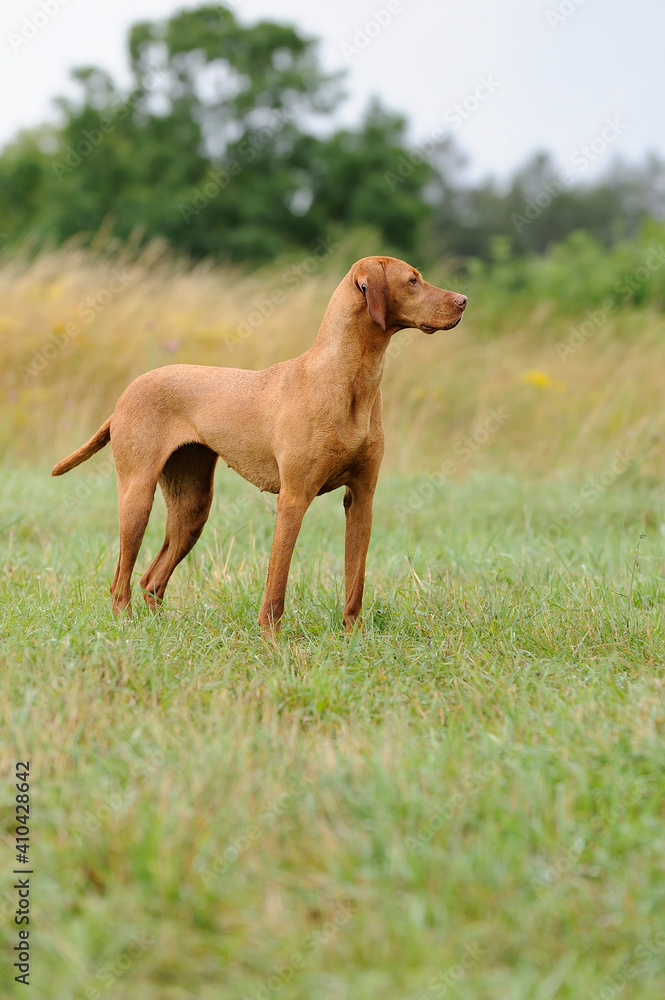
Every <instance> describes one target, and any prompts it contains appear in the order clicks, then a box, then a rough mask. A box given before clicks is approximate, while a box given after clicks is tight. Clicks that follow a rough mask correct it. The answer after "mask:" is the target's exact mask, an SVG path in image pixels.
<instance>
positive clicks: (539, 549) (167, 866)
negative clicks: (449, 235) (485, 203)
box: [0, 227, 665, 1000]
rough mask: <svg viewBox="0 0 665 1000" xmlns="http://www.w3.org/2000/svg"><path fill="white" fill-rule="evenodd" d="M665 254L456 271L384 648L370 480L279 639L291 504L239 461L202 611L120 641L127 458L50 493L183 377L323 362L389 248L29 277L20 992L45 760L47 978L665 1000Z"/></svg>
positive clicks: (40, 918) (24, 336) (81, 472)
mask: <svg viewBox="0 0 665 1000" xmlns="http://www.w3.org/2000/svg"><path fill="white" fill-rule="evenodd" d="M663 237H664V234H663V231H662V229H661V230H658V229H657V228H656V227H653V228H652V229H651V230H647V231H645V232H644V233H643V234H642V235H641V236H640V238H639V239H636V240H634V241H633V242H632V243H630V244H625V245H620V246H618V247H616V248H615V249H614V250H611V251H607V252H601V251H600V250H599V248H598V247H596V246H595V245H593V244H592V243H591V241H589V240H588V239H585V238H583V237H581V236H576V237H575V238H574V239H571V240H570V241H568V243H567V245H566V246H564V247H560V248H557V249H555V250H554V251H553V252H552V253H551V254H550V255H549V256H548V257H546V258H543V259H540V260H537V261H530V262H519V261H512V260H509V259H507V258H506V256H505V254H504V253H503V252H502V247H501V245H500V244H497V247H496V259H495V261H494V263H493V264H491V265H481V264H479V263H478V264H472V265H471V266H470V267H469V268H468V269H467V270H466V271H465V272H460V271H459V268H458V265H457V263H456V262H455V261H449V262H444V263H442V264H441V265H440V266H439V267H438V268H433V269H431V271H430V270H426V271H425V276H426V277H427V278H428V279H429V280H432V281H434V282H435V283H440V284H444V285H445V286H446V287H453V288H455V289H456V290H459V291H463V292H465V293H467V294H468V295H469V307H468V310H467V314H466V315H465V318H464V320H463V322H462V324H461V325H460V326H459V327H458V328H457V329H456V330H455V331H452V332H450V333H447V334H443V333H442V334H438V335H436V336H435V337H425V336H424V335H422V334H419V333H417V332H415V331H405V332H404V333H402V334H400V335H398V336H397V337H396V339H395V341H394V343H393V345H392V346H391V349H390V354H389V357H388V360H387V364H386V373H385V377H384V400H385V410H386V413H385V424H386V434H387V452H386V459H385V463H384V469H383V472H382V476H381V479H380V482H379V488H378V490H377V496H376V504H375V519H374V529H373V536H372V544H371V546H370V554H369V561H368V583H367V590H366V598H365V607H364V629H363V631H361V632H360V631H359V632H357V633H355V634H354V635H353V636H351V637H348V636H346V635H344V634H343V632H342V622H341V608H342V593H343V574H342V564H343V520H344V519H343V510H342V504H341V493H340V492H338V493H333V494H331V495H329V496H326V497H323V498H320V499H317V500H316V501H315V503H314V504H313V506H312V508H311V509H310V511H309V512H308V514H307V517H306V519H305V524H304V527H303V531H302V534H301V536H300V539H299V542H298V546H297V548H296V554H295V557H294V562H293V566H292V572H291V578H290V584H289V588H288V591H287V608H286V613H285V618H284V625H283V629H282V632H281V633H280V634H279V636H277V637H275V638H274V639H265V638H263V637H262V636H261V634H260V630H259V627H258V625H257V624H256V617H257V614H258V607H259V602H260V598H261V593H262V587H263V583H264V578H265V573H266V569H267V558H268V553H269V546H270V539H271V535H272V529H273V524H274V498H269V497H266V496H265V495H260V494H259V493H258V492H257V491H256V490H255V489H253V488H252V487H250V486H249V485H248V484H246V483H244V482H243V481H242V480H241V479H239V478H238V477H237V476H236V475H235V474H234V473H232V472H231V471H229V470H226V469H223V470H220V471H219V473H218V476H217V481H216V496H215V501H214V505H213V510H212V513H211V516H210V520H209V522H208V525H207V527H206V529H205V531H204V534H203V537H202V539H201V541H200V542H199V544H198V545H197V546H196V548H195V549H194V551H193V552H192V554H191V555H190V556H189V557H188V558H187V560H186V561H185V562H184V563H183V564H182V565H181V566H180V567H179V568H178V570H177V571H176V573H175V575H174V578H173V580H172V582H171V585H170V590H169V593H168V595H167V602H166V605H165V607H164V609H163V611H162V612H161V613H160V614H159V615H151V614H149V612H148V611H147V609H145V608H144V606H143V602H142V601H140V598H138V595H137V594H136V589H137V588H136V586H135V599H134V608H135V614H134V618H133V619H132V620H122V621H116V620H115V619H114V618H113V616H112V615H111V612H110V601H109V594H108V586H109V583H110V579H111V576H112V573H113V569H114V566H115V559H116V554H117V521H116V508H115V485H114V477H113V472H112V465H111V463H110V451H109V450H108V449H107V450H106V451H104V452H102V453H100V454H99V455H97V456H95V457H94V458H93V459H91V460H90V462H88V463H87V464H86V465H84V466H82V467H80V468H79V469H76V470H74V471H73V472H72V473H70V474H69V475H67V476H66V477H64V478H62V479H58V480H52V479H50V478H49V473H50V469H51V466H52V464H53V463H54V462H55V461H56V460H57V459H59V458H61V457H63V456H64V455H65V454H67V453H68V452H69V451H71V450H72V449H73V448H74V447H76V446H78V445H79V444H80V443H81V442H82V441H84V440H86V439H87V437H88V436H89V435H90V434H91V433H92V432H93V431H94V430H95V429H96V428H97V427H98V425H99V424H100V423H101V422H102V420H103V419H104V418H105V417H106V416H107V415H108V414H109V413H110V411H111V409H112V407H113V405H114V402H115V399H116V398H117V396H118V394H119V392H120V391H121V390H122V389H123V388H124V386H125V385H126V384H127V382H128V381H129V380H130V379H131V378H133V377H135V376H136V375H138V374H140V373H141V372H142V371H145V370H146V369H148V368H151V367H155V366H157V365H160V364H167V363H170V362H172V361H179V362H180V361H184V362H196V363H207V364H221V365H237V366H239V367H263V366H264V365H267V364H271V363H272V362H274V361H276V360H279V359H281V358H283V357H289V356H293V355H294V354H296V353H298V352H299V351H301V350H304V349H305V348H306V347H307V346H308V345H309V343H311V341H312V339H313V337H314V334H315V332H316V328H317V326H318V322H319V320H320V317H321V315H322V313H323V309H324V308H325V305H326V303H327V300H328V298H329V296H330V293H331V291H332V289H333V288H334V286H335V284H336V283H337V281H338V280H339V278H340V277H341V275H342V274H343V273H344V271H345V270H346V269H347V267H348V266H349V265H350V264H351V263H352V261H353V260H354V259H355V258H356V257H359V256H362V254H363V253H365V252H368V250H367V249H365V248H364V247H363V246H362V245H359V243H358V242H356V243H353V241H350V243H349V245H342V246H339V247H335V248H333V249H331V250H330V252H329V253H327V254H326V255H320V256H319V257H315V256H314V255H312V256H311V257H308V258H304V259H298V260H295V259H294V260H283V261H280V262H279V263H278V264H277V265H273V266H271V267H270V268H264V269H262V270H260V271H256V272H253V273H246V272H242V271H239V270H238V271H233V270H230V269H228V268H220V267H215V266H213V265H211V264H204V265H199V266H197V267H192V266H191V265H187V264H186V263H184V262H182V261H178V260H175V259H173V258H172V257H171V256H170V255H169V254H168V253H167V252H166V250H165V249H164V248H163V247H160V246H159V245H157V244H152V245H151V246H149V247H148V248H146V249H144V250H138V249H133V248H132V247H131V246H130V247H122V246H116V245H114V244H113V243H112V242H110V241H108V240H105V241H101V242H100V245H99V246H97V247H93V249H92V250H84V249H82V248H81V247H78V246H76V245H74V244H72V245H70V246H68V247H65V248H63V249H61V250H58V251H48V252H43V253H41V254H37V255H34V254H33V255H30V254H26V255H25V256H24V257H18V258H14V259H9V258H5V259H4V260H3V261H2V262H1V265H0V336H1V339H0V361H1V365H2V371H3V373H4V374H3V385H2V391H3V400H2V409H1V411H0V414H1V415H0V446H1V447H2V452H3V459H2V486H1V488H0V530H1V532H2V548H1V549H0V561H1V563H2V572H1V574H0V620H1V624H2V628H1V636H0V643H1V645H0V660H1V665H2V672H1V674H0V678H1V679H0V694H1V697H0V720H1V722H0V726H1V732H2V734H3V736H2V747H1V752H2V773H3V776H4V777H3V783H2V787H1V788H0V796H1V798H0V801H1V802H2V810H3V845H4V847H5V850H4V851H3V852H2V854H3V859H4V860H3V864H4V866H5V867H4V872H3V893H2V909H3V917H4V919H3V921H2V930H1V934H2V949H3V950H2V962H3V981H6V983H7V986H6V988H4V987H3V995H6V996H7V997H19V996H25V995H26V990H25V987H24V986H22V985H21V984H17V983H15V982H14V981H13V972H12V970H11V962H12V961H13V959H12V958H8V957H7V956H11V955H12V949H13V948H14V945H16V944H18V940H17V936H16V931H17V928H16V926H15V925H14V924H13V922H12V921H13V914H14V912H15V909H16V899H17V897H16V890H14V889H12V888H11V886H12V882H11V879H12V878H13V876H12V874H11V872H12V870H13V865H14V861H13V858H14V853H15V852H14V841H15V819H14V794H15V789H14V785H13V781H12V777H13V771H14V763H15V761H17V760H25V759H26V758H27V759H29V760H30V762H31V810H32V812H31V824H30V826H31V833H30V837H31V861H32V866H33V868H34V872H35V874H34V876H32V895H31V923H30V932H31V933H30V947H31V951H32V958H31V979H30V981H31V986H32V995H33V996H36V997H39V998H42V997H43V998H46V1000H74V998H75V1000H80V998H86V1000H97V998H104V1000H121V998H122V1000H124V998H127V997H131V998H133V1000H134V998H135V1000H192V998H200V1000H213V998H215V1000H216V998H220V997H223V998H224V1000H226V998H229V1000H236V998H237V1000H241V998H248V1000H272V998H277V1000H312V998H316V1000H324V998H326V1000H327V998H329V1000H366V998H367V1000H369V998H372V1000H373V998H381V1000H383V998H386V1000H393V998H394V1000H434V998H436V997H440V996H449V997H458V998H462V1000H485V998H487V1000H496V998H501V1000H532V998H535V1000H546V998H550V997H552V998H553V997H556V998H565V1000H567V998H571V1000H573V998H574V1000H580V998H581V1000H584V998H587V997H588V998H589V1000H595V998H602V1000H613V998H614V997H620V998H621V1000H624V998H625V1000H628V998H631V1000H633V998H634V1000H655V998H656V997H659V996H661V995H662V994H663V987H664V986H665V921H664V920H663V906H664V904H665V861H664V859H665V834H664V832H663V831H664V830H665V826H664V822H663V821H664V818H665V817H664V811H665V810H664V807H663V799H664V790H665V748H664V744H663V728H664V726H665V701H664V693H665V684H664V681H663V663H664V662H665V655H664V651H663V630H662V604H663V596H664V578H663V560H664V556H665V552H664V549H665V516H664V511H663V435H664V433H665V408H664V407H663V392H662V372H663V370H664V365H665V340H664V339H663V336H662V331H663V323H662V309H663V306H664V305H665V266H663V265H664V264H665V255H663V256H662V259H661V258H659V257H658V254H659V252H660V253H661V254H662V253H663V251H662V244H661V242H660V241H661V240H662V239H663ZM659 248H660V249H659ZM659 260H660V262H659ZM414 263H416V264H417V263H419V262H418V261H414ZM626 289H628V291H627V290H626ZM278 293H281V294H278ZM163 524H164V510H163V504H162V502H161V500H160V499H159V498H158V501H157V503H156V506H155V512H154V513H153V518H152V520H151V524H150V526H149V529H148V532H147V535H146V541H145V543H144V549H143V550H142V553H141V556H140V558H139V563H138V569H139V570H141V569H142V568H144V567H145V565H146V563H147V562H148V560H149V558H151V557H152V554H153V553H154V551H155V550H156V549H157V548H158V547H159V545H160V544H161V538H162V533H163ZM27 993H28V995H29V994H30V991H27Z"/></svg>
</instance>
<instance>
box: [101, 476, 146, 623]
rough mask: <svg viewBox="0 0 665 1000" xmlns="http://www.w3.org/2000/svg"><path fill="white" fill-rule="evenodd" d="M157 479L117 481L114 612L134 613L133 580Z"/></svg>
mask: <svg viewBox="0 0 665 1000" xmlns="http://www.w3.org/2000/svg"><path fill="white" fill-rule="evenodd" d="M156 486H157V480H156V478H152V477H150V478H146V477H141V478H138V477H136V478H133V479H130V480H129V482H126V481H123V480H121V479H120V478H119V479H118V517H119V521H120V556H119V558H118V567H117V569H116V571H115V577H114V579H113V583H112V585H111V594H112V595H113V611H114V614H116V615H117V614H119V613H120V612H121V611H124V610H127V612H128V613H129V614H131V607H130V601H131V578H132V571H133V569H134V565H135V563H136V558H137V556H138V554H139V549H140V548H141V542H142V541H143V535H144V534H145V529H146V526H147V524H148V518H149V517H150V511H151V510H152V503H153V500H154V497H155V488H156Z"/></svg>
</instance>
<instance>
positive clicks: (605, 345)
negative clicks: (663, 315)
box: [0, 245, 665, 475]
mask: <svg viewBox="0 0 665 1000" xmlns="http://www.w3.org/2000/svg"><path fill="white" fill-rule="evenodd" d="M348 263H349V260H348V253H347V254H346V255H345V252H344V251H338V252H336V253H333V254H331V255H330V256H329V258H328V259H327V260H325V261H324V262H323V263H322V264H321V263H319V262H317V261H315V259H314V258H308V259H306V260H301V261H295V262H289V261H284V262H281V263H279V264H278V265H274V266H273V267H271V268H268V269H263V270H261V271H259V272H255V273H253V274H247V273H244V272H240V271H235V270H232V269H229V268H217V267H215V266H213V265H211V264H207V263H206V264H201V265H198V266H191V265H188V264H185V263H183V262H182V261H178V260H176V259H174V258H173V257H172V256H171V255H170V254H169V253H168V252H166V251H165V250H164V248H161V247H159V246H158V245H152V246H150V247H148V248H147V249H145V250H144V251H143V252H142V253H141V254H139V255H138V256H137V255H136V254H132V252H131V251H130V250H128V249H126V248H125V249H118V248H116V249H115V250H112V249H110V248H109V247H108V245H107V246H106V247H102V248H101V249H100V248H98V249H97V250H92V251H90V250H83V249H81V248H78V247H77V246H75V245H70V246H68V247H64V248H61V249H59V250H57V251H45V252H43V253H42V254H40V255H38V256H37V257H36V258H33V259H32V260H29V259H28V258H26V257H20V258H16V259H5V261H4V262H3V264H2V266H1V267H0V335H1V338H0V359H1V364H2V371H3V376H2V383H3V384H2V390H3V391H2V403H1V409H0V448H2V450H3V451H4V453H5V454H6V456H7V457H8V458H11V460H14V461H16V460H21V461H29V462H33V461H38V462H40V464H41V463H43V465H44V468H45V470H48V468H49V467H50V465H51V462H52V461H53V460H54V459H56V458H58V457H61V456H62V455H63V454H65V453H66V452H67V451H68V450H70V449H71V448H73V447H75V446H77V445H79V444H80V443H81V442H82V441H83V440H85V439H87V437H88V436H89V435H90V434H91V433H92V432H93V431H94V430H96V428H97V427H98V425H99V424H100V423H101V422H102V420H103V419H104V418H105V417H106V416H108V414H109V413H110V412H111V410H112V409H113V406H114V403H115V401H116V399H117V397H118V395H119V394H120V392H121V391H122V390H123V389H124V387H125V386H126V385H127V384H128V383H129V381H130V380H131V379H133V378H135V377H136V376H137V375H139V374H140V373H141V372H144V371H146V370H148V369H150V368H154V367H157V366H159V365H164V364H171V363H173V362H190V363H197V364H214V365H230V366H237V367H248V368H260V367H264V366H266V365H270V364H272V363H274V362H276V361H278V360H281V359H283V358H287V357H291V356H294V355H295V354H297V353H300V352H301V351H303V350H305V349H306V348H307V347H308V346H309V344H310V343H311V342H312V340H313V338H314V336H315V334H316V331H317V328H318V324H319V322H320V319H321V316H322V315H323V311H324V309H325V306H326V303H327V301H328V298H329V296H330V294H331V292H332V290H333V288H334V287H335V285H336V283H337V281H338V280H339V278H340V277H341V276H342V274H343V273H344V272H345V270H346V269H347V267H348ZM427 277H429V278H431V279H432V280H434V281H446V282H448V283H449V287H450V284H452V283H453V282H454V287H456V288H459V286H460V282H459V281H456V282H455V281H454V279H452V278H450V276H446V275H445V274H438V275H437V274H434V275H429V274H428V275H427ZM462 285H463V287H462V288H461V289H460V290H463V291H466V292H468V294H469V297H470V301H469V307H468V310H467V314H466V316H465V319H464V321H463V323H462V324H461V325H460V327H458V328H457V329H456V330H455V331H453V332H451V333H441V334H438V335H436V336H434V337H426V336H424V335H423V334H421V333H419V332H417V331H405V332H403V333H401V334H399V335H397V336H396V337H395V339H394V342H393V344H392V345H391V348H390V351H389V357H388V360H387V364H386V372H385V378H384V400H385V423H386V430H387V436H388V448H387V456H386V461H387V464H388V465H390V466H392V467H393V468H395V467H397V468H400V469H403V470H405V471H406V470H408V469H416V468H420V469H427V470H430V471H434V470H438V469H441V470H442V471H443V472H444V473H445V474H449V475H463V474H464V473H465V472H466V471H468V470H469V469H470V468H471V467H472V466H473V465H474V464H477V463H478V462H479V461H491V462H493V463H497V464H500V465H501V466H502V467H504V468H514V469H516V470H518V471H526V470H528V471H530V472H532V473H534V474H537V475H542V474H545V473H549V472H551V471H552V470H557V469H565V470H567V471H570V472H575V473H578V474H584V473H589V474H591V473H598V472H601V471H602V470H603V469H604V468H606V467H607V466H608V463H611V462H612V461H613V460H614V456H615V453H616V452H617V451H621V450H622V449H627V450H629V451H630V453H631V455H634V456H637V457H639V459H640V463H639V464H640V468H641V469H642V471H644V472H653V473H654V474H658V473H659V470H660V459H661V457H662V449H661V442H662V435H663V432H664V430H665V407H664V406H663V389H662V372H663V370H664V367H665V341H664V340H663V337H662V324H661V323H660V320H659V315H658V314H657V313H656V312H655V311H649V310H639V311H633V312H631V311H622V312H618V313H617V314H615V315H614V316H612V317H610V318H608V319H607V320H606V321H605V322H604V323H603V324H601V325H600V326H599V327H598V328H597V329H593V330H592V331H591V333H590V334H589V336H588V338H587V340H586V341H585V342H584V343H583V344H582V346H581V347H579V348H578V349H577V350H575V351H573V352H570V353H569V355H568V356H567V357H565V358H563V359H562V358H561V356H560V355H561V350H560V349H558V348H557V344H560V343H562V342H565V341H566V340H568V338H569V335H570V327H571V317H570V315H566V313H565V311H562V309H561V303H559V304H557V303H553V302H547V301H545V302H541V303H540V304H539V305H538V307H537V308H536V309H534V308H533V306H531V305H528V304H527V303H526V300H525V301H524V302H522V303H521V302H520V299H519V297H518V296H516V298H515V303H514V308H511V309H510V311H509V313H506V314H505V315H501V316H500V318H499V321H498V323H497V321H496V319H494V320H493V321H492V322H493V324H494V325H496V329H494V330H488V329H487V324H488V319H487V317H488V312H487V310H486V309H485V302H486V300H487V298H488V296H490V295H491V291H492V290H491V286H488V285H487V284H485V285H483V283H482V282H478V281H476V282H475V283H471V282H469V281H467V282H466V283H464V282H462ZM262 313H266V314H268V315H263V314H262ZM583 319H584V316H580V317H579V318H578V324H579V323H581V322H582V321H583Z"/></svg>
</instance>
